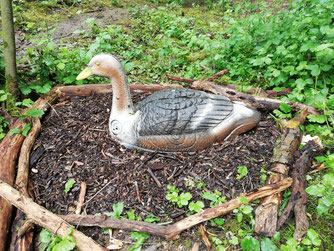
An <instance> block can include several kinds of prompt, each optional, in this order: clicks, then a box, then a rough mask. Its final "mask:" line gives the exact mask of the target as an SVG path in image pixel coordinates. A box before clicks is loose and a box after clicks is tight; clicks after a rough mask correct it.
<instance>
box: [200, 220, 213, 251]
mask: <svg viewBox="0 0 334 251" xmlns="http://www.w3.org/2000/svg"><path fill="white" fill-rule="evenodd" d="M199 230H200V233H201V235H202V239H203V241H204V244H205V246H207V248H208V250H209V249H210V248H211V242H210V240H209V238H208V236H207V234H206V230H205V228H204V226H203V225H200V227H199Z"/></svg>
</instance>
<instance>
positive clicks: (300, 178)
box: [277, 140, 323, 242]
mask: <svg viewBox="0 0 334 251" xmlns="http://www.w3.org/2000/svg"><path fill="white" fill-rule="evenodd" d="M322 150H323V147H322V146H320V145H319V144H317V143H315V142H314V141H313V140H312V141H309V142H308V143H307V144H306V145H305V146H304V148H303V153H302V155H301V156H300V157H299V158H298V159H297V160H296V162H295V164H294V165H293V169H292V180H293V182H292V186H291V196H290V199H289V202H288V204H287V206H286V207H285V208H284V210H283V212H282V215H281V217H280V218H279V219H278V222H277V230H279V229H280V228H281V227H282V226H283V225H284V224H285V223H286V222H287V221H288V220H289V218H290V217H291V215H292V213H294V215H295V222H296V228H295V232H294V235H293V238H294V239H295V240H297V241H298V242H300V241H301V240H302V239H303V238H304V237H305V235H306V233H307V229H308V227H309V223H308V220H307V214H306V200H307V194H306V192H305V188H306V187H307V181H306V174H307V172H308V170H309V168H310V166H311V164H312V160H313V158H314V157H315V156H317V155H319V154H320V153H321V151H322Z"/></svg>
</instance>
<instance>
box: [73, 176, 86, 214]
mask: <svg viewBox="0 0 334 251" xmlns="http://www.w3.org/2000/svg"><path fill="white" fill-rule="evenodd" d="M86 189H87V184H86V182H84V181H82V182H81V188H80V194H79V199H78V204H77V208H76V209H75V213H76V214H80V213H81V209H82V206H83V204H84V202H85V195H86Z"/></svg>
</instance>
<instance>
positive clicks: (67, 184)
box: [65, 178, 75, 194]
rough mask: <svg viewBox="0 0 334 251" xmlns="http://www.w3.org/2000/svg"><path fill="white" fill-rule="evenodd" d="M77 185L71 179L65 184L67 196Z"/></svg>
mask: <svg viewBox="0 0 334 251" xmlns="http://www.w3.org/2000/svg"><path fill="white" fill-rule="evenodd" d="M74 184H75V179H73V178H72V179H69V180H68V181H67V182H66V184H65V193H66V194H67V193H68V192H69V191H70V190H71V188H72V187H73V185H74Z"/></svg>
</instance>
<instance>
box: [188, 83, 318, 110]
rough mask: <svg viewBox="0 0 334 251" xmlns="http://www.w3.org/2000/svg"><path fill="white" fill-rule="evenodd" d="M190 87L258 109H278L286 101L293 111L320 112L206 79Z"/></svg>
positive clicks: (309, 107) (307, 106)
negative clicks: (240, 90)
mask: <svg viewBox="0 0 334 251" xmlns="http://www.w3.org/2000/svg"><path fill="white" fill-rule="evenodd" d="M191 87H192V88H194V89H199V90H203V91H209V92H212V93H214V94H218V95H223V96H225V97H228V98H229V99H230V100H232V101H240V102H243V103H245V104H247V105H249V106H251V107H253V108H256V109H259V110H267V111H272V110H275V109H279V105H280V104H281V103H286V104H288V105H290V106H291V108H292V109H293V110H295V111H299V110H302V109H305V108H307V109H308V113H309V114H313V115H320V112H319V111H317V109H316V108H315V107H313V106H309V105H304V104H302V103H298V102H292V101H285V100H279V99H271V98H264V97H258V96H252V95H249V94H246V93H243V92H239V91H237V90H232V89H230V88H227V87H224V86H220V85H216V84H214V83H212V82H208V81H195V82H193V83H192V85H191Z"/></svg>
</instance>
